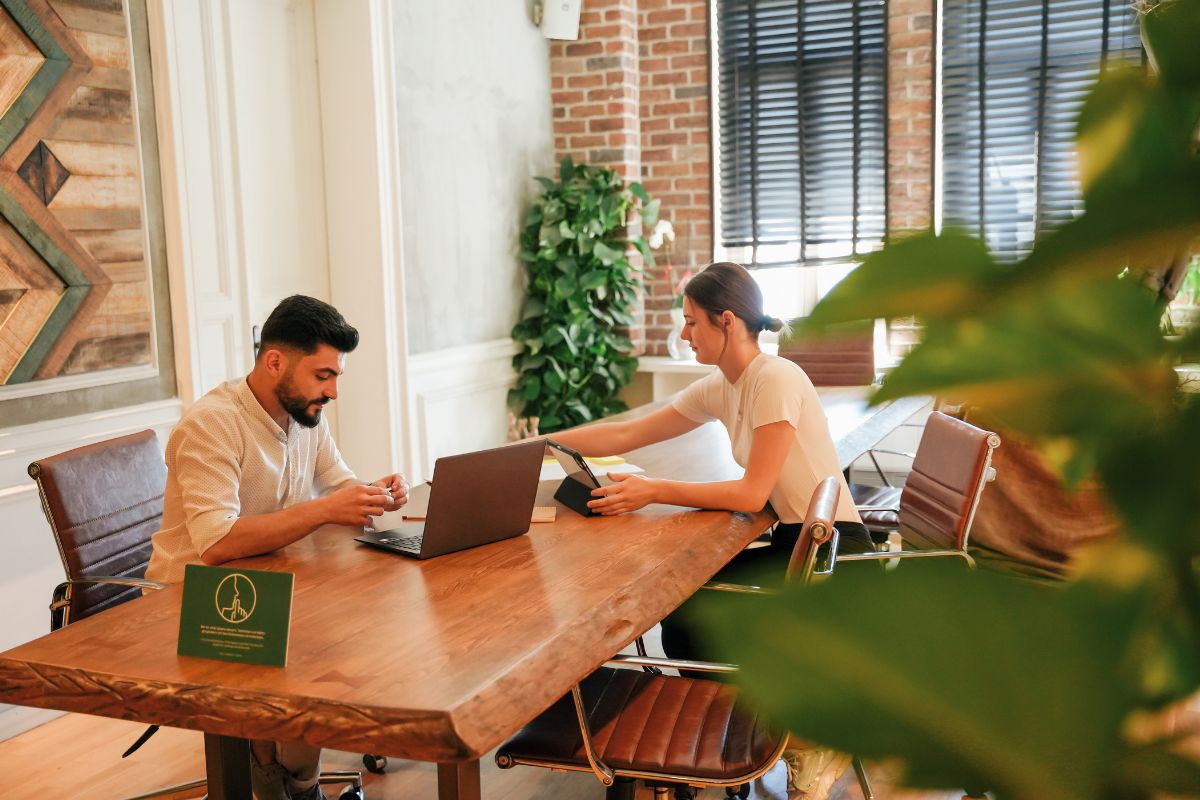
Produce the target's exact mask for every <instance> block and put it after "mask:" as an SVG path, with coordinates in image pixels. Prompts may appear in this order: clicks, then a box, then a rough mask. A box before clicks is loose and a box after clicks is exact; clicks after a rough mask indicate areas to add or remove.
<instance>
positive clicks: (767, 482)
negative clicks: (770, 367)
mask: <svg viewBox="0 0 1200 800" xmlns="http://www.w3.org/2000/svg"><path fill="white" fill-rule="evenodd" d="M795 436H796V429H795V428H794V427H792V424H791V423H790V422H788V421H787V420H780V421H779V422H772V423H770V424H768V425H762V426H760V427H757V428H755V429H754V438H753V439H752V440H751V443H750V461H749V463H748V464H747V466H746V473H745V474H744V475H743V476H742V477H741V478H739V479H738V480H734V481H713V482H710V483H686V482H684V481H670V480H663V479H660V478H646V477H643V476H641V475H620V474H610V475H609V476H608V477H609V478H611V479H612V480H613V481H616V482H615V483H613V484H612V485H611V486H604V487H601V488H599V489H593V490H592V495H593V496H594V497H595V498H596V499H595V500H591V501H589V502H588V506H589V507H591V508H593V509H595V510H596V511H599V512H600V513H601V514H623V513H625V512H627V511H636V510H637V509H639V508H641V507H642V506H645V505H647V504H649V503H669V504H671V505H677V506H692V507H695V508H723V509H728V510H730V511H761V510H762V508H763V506H765V505H766V504H767V500H768V499H769V498H770V497H771V491H772V490H773V489H774V488H775V484H776V483H778V481H779V473H780V472H781V471H782V470H783V462H784V461H786V460H787V454H788V450H789V449H790V448H791V446H792V441H793V439H794V438H795Z"/></svg>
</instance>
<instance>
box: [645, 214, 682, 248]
mask: <svg viewBox="0 0 1200 800" xmlns="http://www.w3.org/2000/svg"><path fill="white" fill-rule="evenodd" d="M648 241H649V243H650V248H651V249H653V250H657V249H659V248H660V247H662V246H663V242H664V241H667V242H674V241H675V228H674V226H672V225H671V223H670V222H668V221H667V220H665V219H660V220H659V221H658V224H657V225H655V226H654V230H653V231H651V233H650V237H649V239H648Z"/></svg>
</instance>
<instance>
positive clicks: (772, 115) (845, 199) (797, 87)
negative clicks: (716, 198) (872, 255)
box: [715, 0, 887, 267]
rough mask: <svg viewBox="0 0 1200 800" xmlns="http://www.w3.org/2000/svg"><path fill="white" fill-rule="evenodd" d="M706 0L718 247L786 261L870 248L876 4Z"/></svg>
mask: <svg viewBox="0 0 1200 800" xmlns="http://www.w3.org/2000/svg"><path fill="white" fill-rule="evenodd" d="M715 2H716V9H715V11H716V37H715V38H716V47H717V82H718V86H717V90H718V91H717V115H718V120H719V123H718V129H719V137H720V139H719V147H718V150H717V156H718V162H719V175H720V177H719V181H720V183H719V186H720V215H719V219H718V225H719V229H720V230H719V234H718V235H719V241H720V242H721V244H722V246H723V248H724V250H725V252H726V254H727V256H728V257H729V258H732V259H734V260H737V261H740V262H741V263H743V264H745V265H746V266H748V267H773V266H796V265H815V264H821V263H835V262H839V261H846V260H847V259H849V258H851V257H852V256H855V255H858V254H860V253H864V252H868V251H870V250H874V249H876V248H877V247H878V246H879V244H880V242H881V241H882V238H883V234H884V226H885V224H886V181H887V175H886V169H887V151H886V133H887V129H886V124H887V58H886V52H885V30H886V18H887V14H886V3H885V2H884V0H715Z"/></svg>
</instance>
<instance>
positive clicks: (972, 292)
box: [803, 230, 1002, 331]
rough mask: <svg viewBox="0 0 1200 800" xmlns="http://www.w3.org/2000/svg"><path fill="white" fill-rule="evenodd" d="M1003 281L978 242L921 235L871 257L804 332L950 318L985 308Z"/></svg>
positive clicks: (955, 234) (954, 234) (950, 234)
mask: <svg viewBox="0 0 1200 800" xmlns="http://www.w3.org/2000/svg"><path fill="white" fill-rule="evenodd" d="M1001 275H1002V273H1001V271H1000V269H999V267H997V265H996V263H995V262H994V261H993V260H992V257H991V256H990V255H989V254H988V252H987V248H986V247H985V246H984V245H983V243H982V242H980V241H979V240H978V239H976V238H975V237H973V236H969V235H968V234H965V233H963V232H961V231H955V230H947V231H944V232H943V233H942V234H941V235H934V234H933V233H932V232H926V233H921V234H916V235H914V236H911V237H909V238H907V239H902V240H900V241H898V242H895V243H893V244H889V245H888V246H887V247H885V248H884V249H883V250H880V251H878V252H875V253H872V254H871V255H869V256H867V258H866V260H865V261H863V263H862V264H861V265H860V266H859V267H858V268H857V269H855V270H854V271H853V272H851V273H850V274H849V275H848V276H846V278H844V279H843V280H842V281H841V282H840V283H839V284H838V285H837V286H835V287H833V289H831V290H830V291H829V293H828V294H827V295H825V298H824V299H823V300H822V301H821V302H820V303H819V304H818V305H817V307H816V308H815V309H813V312H812V314H811V315H810V316H809V318H808V320H807V321H806V322H805V323H804V326H803V327H804V328H806V329H809V330H818V331H819V330H820V329H821V328H823V327H825V326H827V325H830V324H835V323H840V322H851V321H854V320H864V319H875V318H877V317H889V318H894V317H906V316H910V315H913V314H917V315H920V316H922V317H925V318H926V319H930V318H938V317H946V316H950V315H953V314H957V313H958V312H960V311H961V310H962V309H963V307H964V306H973V305H976V304H978V303H980V302H981V301H982V299H983V298H985V297H987V296H988V294H989V287H990V286H991V285H992V284H994V283H995V282H996V280H997V279H998V278H999V277H1000V276H1001Z"/></svg>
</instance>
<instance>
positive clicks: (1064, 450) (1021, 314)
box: [709, 0, 1200, 800]
mask: <svg viewBox="0 0 1200 800" xmlns="http://www.w3.org/2000/svg"><path fill="white" fill-rule="evenodd" d="M1142 25H1143V34H1144V38H1145V41H1146V44H1147V49H1148V50H1149V51H1150V52H1151V53H1152V55H1153V63H1154V64H1155V65H1156V67H1157V71H1156V72H1151V73H1147V72H1146V71H1144V70H1142V69H1140V68H1138V67H1136V66H1128V67H1123V68H1118V69H1114V70H1110V71H1109V72H1107V73H1106V74H1105V75H1104V76H1103V77H1102V78H1101V80H1100V81H1099V83H1098V84H1097V86H1096V87H1095V88H1094V89H1093V90H1092V91H1091V92H1090V94H1089V95H1088V98H1087V100H1086V102H1085V104H1084V106H1083V110H1082V113H1081V115H1080V118H1079V122H1078V128H1077V142H1076V143H1077V150H1078V154H1079V165H1080V175H1081V179H1082V184H1083V191H1084V204H1085V211H1084V213H1083V214H1082V215H1081V216H1079V217H1077V218H1074V219H1072V220H1070V221H1069V222H1066V223H1065V224H1063V225H1062V226H1061V227H1059V228H1057V229H1056V230H1054V231H1052V232H1050V233H1048V234H1046V235H1043V236H1040V237H1039V238H1038V240H1037V242H1036V243H1035V245H1034V247H1033V249H1032V251H1031V252H1030V253H1029V254H1028V255H1027V256H1026V257H1025V258H1024V259H1022V261H1020V262H1019V263H1017V264H1015V265H1011V266H1009V265H1004V264H1000V263H997V261H996V260H995V259H994V258H993V257H992V256H991V254H990V253H989V252H988V249H987V247H986V245H985V244H984V243H983V242H981V241H980V240H979V239H978V238H976V237H974V236H972V235H970V234H968V233H966V232H963V231H954V230H946V231H942V232H940V233H935V232H933V231H929V232H926V233H922V234H918V235H915V236H913V237H910V238H906V239H902V240H899V241H894V242H890V243H888V245H887V246H886V247H885V248H884V249H883V250H881V251H879V252H877V253H874V254H872V255H871V256H869V257H868V258H867V259H866V260H865V261H864V262H863V264H862V265H861V266H860V267H859V268H858V269H856V270H855V271H854V272H853V273H851V274H850V275H849V276H848V277H847V278H846V279H845V280H843V281H842V282H841V283H839V284H838V285H837V286H836V287H835V288H834V289H833V290H832V291H831V292H830V293H829V294H828V295H827V296H826V297H825V298H824V300H822V302H821V303H820V304H819V305H818V307H817V308H816V309H815V310H814V312H813V314H812V316H811V317H810V318H809V322H808V323H807V324H809V325H811V326H814V327H817V328H821V327H824V326H827V325H831V324H837V323H845V322H849V321H852V320H861V319H874V318H877V317H898V316H906V315H915V316H916V317H918V318H919V319H920V320H921V321H922V322H923V323H924V335H923V339H922V341H921V342H920V343H919V344H918V345H917V346H916V347H915V348H914V349H913V350H912V352H911V353H910V354H909V355H908V357H906V358H905V359H904V361H903V362H901V363H900V365H899V366H897V367H896V368H895V369H894V370H893V371H892V372H891V373H889V375H888V376H887V378H886V379H885V380H884V382H883V385H882V387H881V388H880V390H879V391H878V392H877V394H876V395H875V400H876V401H883V400H888V399H892V398H895V397H899V396H903V395H910V394H919V395H938V396H943V397H945V396H950V397H953V398H954V399H955V400H961V401H964V402H966V403H968V404H970V405H971V406H972V407H974V408H977V409H979V410H980V412H981V414H982V415H983V416H984V417H985V418H987V419H990V420H991V421H994V422H996V423H997V424H1000V425H1002V426H1003V427H1005V428H1007V429H1009V430H1014V431H1017V432H1019V433H1021V434H1022V436H1023V437H1025V438H1028V439H1029V440H1031V441H1036V442H1039V443H1040V447H1041V451H1042V455H1043V457H1044V458H1045V459H1046V461H1047V463H1050V464H1052V465H1054V467H1055V468H1056V469H1057V470H1058V472H1059V474H1060V476H1061V478H1062V480H1063V482H1064V483H1065V484H1066V485H1067V486H1068V487H1069V486H1071V485H1073V484H1076V483H1077V482H1078V481H1080V480H1081V479H1082V478H1083V477H1085V476H1090V475H1094V476H1096V478H1097V480H1098V481H1099V483H1100V485H1101V486H1103V488H1104V494H1105V497H1106V500H1107V501H1108V502H1109V503H1110V504H1111V508H1112V510H1113V512H1114V513H1115V514H1116V515H1117V517H1118V518H1119V519H1120V522H1121V528H1122V530H1121V532H1120V533H1119V534H1118V535H1116V536H1114V537H1111V538H1109V539H1107V540H1106V541H1105V542H1104V543H1102V544H1099V545H1097V546H1095V547H1094V548H1093V549H1090V550H1089V551H1087V552H1085V553H1082V554H1080V556H1079V557H1078V558H1077V560H1076V564H1075V572H1074V574H1073V576H1072V579H1071V580H1068V581H1065V582H1063V583H1062V584H1060V585H1054V586H1042V585H1036V584H1034V583H1032V582H1030V581H1029V580H1027V579H1022V578H1019V577H1016V576H1012V575H1006V574H1003V573H998V572H992V571H989V570H986V569H982V568H981V569H977V570H974V571H968V570H966V569H962V568H957V567H954V566H949V565H940V564H937V563H933V562H936V561H940V559H916V560H913V561H912V562H910V563H904V564H902V565H900V567H899V568H898V569H896V570H895V571H894V573H892V574H891V575H888V576H884V575H882V574H879V573H878V572H877V571H875V570H863V569H854V567H855V566H860V567H861V566H863V565H855V564H852V563H850V564H845V565H839V566H838V568H837V571H836V573H835V574H834V576H833V578H832V579H831V580H829V581H827V582H825V583H823V584H821V585H819V586H816V587H806V588H805V587H802V588H797V589H792V588H788V589H785V590H783V591H781V592H778V593H776V594H774V595H771V596H766V597H759V598H752V597H732V596H729V597H722V598H715V599H714V600H713V605H712V606H711V607H710V609H709V612H710V613H709V623H710V627H711V631H712V635H713V636H714V638H715V639H716V640H717V641H718V642H719V644H720V645H721V646H720V647H719V648H718V653H717V655H718V656H724V657H725V658H728V659H736V660H738V661H740V662H741V664H742V666H743V670H742V672H741V673H740V677H739V678H738V680H739V682H740V683H741V685H742V686H743V687H744V688H745V690H746V691H747V693H748V694H750V695H751V697H752V698H753V699H754V700H755V701H757V703H758V706H759V708H761V709H763V710H764V711H766V712H767V713H770V714H771V716H773V717H774V718H775V719H776V720H777V721H778V722H779V723H780V724H782V725H786V726H787V727H788V728H789V730H792V731H794V732H795V733H796V734H798V735H800V736H802V737H804V738H806V739H809V740H813V741H817V742H821V743H824V744H827V745H830V746H832V747H834V748H837V749H839V750H842V751H844V752H851V753H856V754H858V755H862V756H867V757H876V758H889V759H895V760H896V761H897V762H898V763H900V764H902V765H903V767H904V773H903V775H902V777H901V780H902V782H904V783H905V784H906V785H910V786H915V787H931V788H935V787H936V788H965V789H971V790H979V789H981V788H987V789H990V790H992V791H993V792H994V795H993V796H995V797H997V798H1016V799H1017V800H1026V799H1029V800H1033V799H1034V798H1038V799H1040V798H1049V797H1054V798H1058V799H1059V800H1092V799H1093V798H1151V797H1160V796H1164V795H1167V794H1169V795H1171V796H1176V795H1181V796H1195V795H1196V793H1197V791H1200V759H1198V758H1197V754H1196V752H1195V750H1194V749H1190V750H1189V749H1188V747H1187V746H1185V745H1184V740H1185V738H1186V735H1187V733H1188V731H1186V730H1178V729H1176V730H1173V729H1172V722H1171V718H1172V713H1173V712H1174V711H1175V710H1177V709H1178V708H1179V706H1180V705H1181V704H1183V703H1185V702H1189V698H1190V702H1191V703H1192V704H1193V705H1194V704H1195V703H1196V700H1197V696H1198V695H1197V693H1198V692H1200V517H1197V515H1196V514H1195V512H1194V506H1195V500H1196V497H1197V496H1200V458H1198V457H1197V454H1198V453H1200V395H1197V394H1191V395H1189V394H1186V393H1181V392H1180V391H1179V384H1178V378H1177V376H1176V375H1175V373H1174V371H1173V370H1172V368H1171V364H1172V363H1174V362H1175V361H1176V360H1178V359H1180V358H1182V359H1188V360H1195V359H1196V358H1197V357H1198V356H1200V331H1195V330H1194V331H1192V332H1190V333H1188V334H1186V335H1184V336H1181V337H1179V338H1178V339H1175V340H1172V341H1167V340H1164V337H1163V336H1162V335H1161V334H1160V331H1159V320H1160V319H1161V317H1162V314H1163V310H1164V307H1165V305H1166V301H1167V294H1164V293H1163V292H1162V291H1161V289H1162V287H1167V286H1170V285H1173V278H1172V273H1173V272H1174V271H1175V270H1176V268H1177V266H1176V265H1179V264H1184V263H1186V259H1180V258H1179V257H1178V254H1179V253H1187V252H1188V251H1189V250H1188V248H1190V247H1192V246H1193V243H1194V241H1195V238H1196V236H1197V235H1198V234H1200V154H1198V152H1197V148H1196V141H1197V131H1198V129H1200V48H1198V47H1197V46H1196V42H1197V41H1200V0H1170V1H1169V2H1163V3H1161V4H1154V6H1153V8H1152V9H1149V10H1148V13H1146V14H1145V16H1144V18H1143V20H1142ZM1126 265H1128V266H1129V268H1128V269H1123V267H1125V266H1126ZM1012 524H1013V525H1020V524H1021V522H1020V520H1019V518H1014V520H1013V523H1012ZM751 643H755V645H752V644H751Z"/></svg>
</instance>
